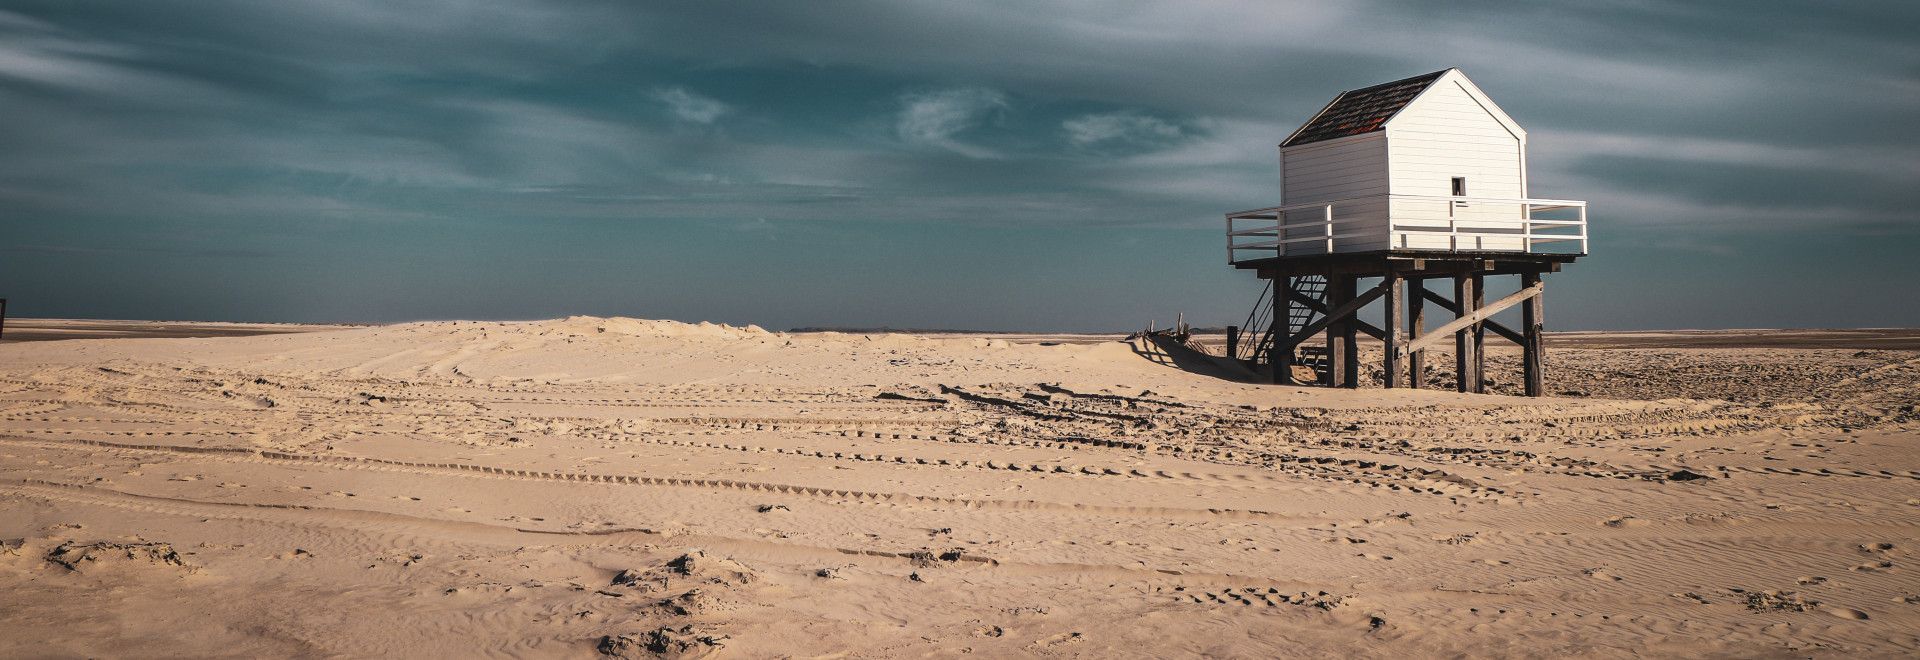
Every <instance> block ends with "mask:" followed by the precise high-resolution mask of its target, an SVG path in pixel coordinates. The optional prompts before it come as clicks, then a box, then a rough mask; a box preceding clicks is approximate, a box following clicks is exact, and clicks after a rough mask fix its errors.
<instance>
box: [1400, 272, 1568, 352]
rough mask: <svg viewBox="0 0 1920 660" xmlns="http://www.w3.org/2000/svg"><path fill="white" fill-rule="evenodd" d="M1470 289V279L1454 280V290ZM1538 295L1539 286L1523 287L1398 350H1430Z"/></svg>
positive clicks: (1435, 329) (1469, 296) (1470, 295)
mask: <svg viewBox="0 0 1920 660" xmlns="http://www.w3.org/2000/svg"><path fill="white" fill-rule="evenodd" d="M1461 280H1468V281H1467V282H1466V283H1465V284H1462V282H1461ZM1472 287H1473V283H1472V281H1471V278H1468V277H1461V278H1455V279H1454V288H1455V289H1465V288H1472ZM1461 293H1467V292H1464V291H1462V292H1461ZM1539 293H1540V285H1539V284H1537V283H1536V284H1534V285H1533V286H1529V287H1523V288H1521V289H1520V290H1519V291H1515V292H1513V294H1512V295H1509V296H1507V297H1505V298H1501V299H1500V300H1498V301H1495V302H1494V303H1493V304H1491V305H1487V306H1484V307H1481V308H1480V309H1477V310H1474V311H1473V312H1472V313H1471V314H1467V315H1465V316H1461V317H1458V318H1455V319H1454V320H1452V321H1448V322H1447V323H1446V324H1445V325H1442V326H1440V327H1437V328H1434V329H1433V330H1430V331H1428V332H1427V334H1426V335H1425V336H1423V337H1421V338H1420V339H1418V340H1415V341H1410V342H1407V345H1406V347H1405V348H1402V349H1400V350H1401V351H1402V352H1406V353H1412V352H1414V351H1423V350H1426V349H1428V348H1431V347H1433V345H1434V344H1436V343H1439V341H1440V340H1442V339H1445V337H1446V335H1447V334H1449V333H1455V332H1459V331H1460V330H1461V329H1462V328H1466V327H1467V326H1470V325H1473V324H1475V323H1479V322H1481V321H1484V320H1486V317H1489V316H1493V315H1494V314H1498V313H1500V312H1502V311H1505V310H1506V309H1507V308H1508V307H1512V306H1514V305H1515V304H1518V303H1519V302H1520V301H1522V300H1526V299H1528V298H1531V297H1533V296H1534V295H1537V294H1539ZM1467 297H1468V298H1472V297H1473V296H1472V294H1471V293H1468V295H1467Z"/></svg>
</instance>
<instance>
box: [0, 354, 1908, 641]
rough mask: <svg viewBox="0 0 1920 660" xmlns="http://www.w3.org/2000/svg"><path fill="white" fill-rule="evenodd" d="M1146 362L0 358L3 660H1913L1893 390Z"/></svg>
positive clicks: (1733, 359) (1708, 372)
mask: <svg viewBox="0 0 1920 660" xmlns="http://www.w3.org/2000/svg"><path fill="white" fill-rule="evenodd" d="M1163 357H1164V352H1163V351H1162V350H1160V349H1158V348H1156V347H1153V346H1150V345H1147V344H1143V343H1130V342H1125V341H1098V342H1075V343H1068V342H1061V341H1054V340H1029V341H1009V340H1008V339H1007V338H1003V337H995V336H967V337H937V338H929V337H919V336H909V335H847V334H836V333H805V334H783V333H772V332H767V331H764V330H760V329H758V328H733V327H728V326H718V325H709V324H697V325H690V324H682V323H675V322H669V321H642V320H634V319H620V318H615V319H602V318H586V317H576V318H570V319H564V320H554V321H540V322H521V323H492V322H484V323H477V322H433V323H417V324H408V325H398V326H386V327H373V328H359V329H345V330H330V331H317V332H303V333H292V334H281V333H276V334H269V335H261V336H251V337H226V338H188V339H179V338H176V339H108V340H74V341H59V342H26V343H18V344H9V345H6V346H0V502H4V505H0V539H4V540H5V549H4V550H3V551H0V586H4V588H5V591H6V593H7V594H8V595H7V596H6V597H5V607H0V630H4V632H3V633H0V655H5V656H9V657H45V656H53V657H83V656H129V655H146V654H151V653H153V652H154V651H155V650H163V651H161V653H162V654H164V655H176V656H197V657H259V656H274V655H277V656H295V657H322V656H329V657H331V656H346V657H368V656H391V655H413V656H428V657H453V656H479V655H486V656H520V657H528V656H532V657H563V656H571V657H589V656H593V655H595V654H596V653H604V654H609V655H615V656H623V657H697V656H701V655H705V654H716V655H720V656H724V657H897V656H937V657H953V656H963V655H975V656H982V657H1000V656H1010V655H1043V656H1064V657H1149V656H1160V657H1165V656H1179V655H1199V654H1206V655H1216V656H1233V657H1261V656H1308V655H1325V654H1338V655H1361V656H1406V655H1419V656H1429V655H1474V656H1483V655H1496V656H1502V655H1504V656H1540V655H1558V654H1568V653H1578V654H1591V655H1621V656H1624V655H1634V654H1661V655H1707V656H1748V657H1752V656H1762V657H1765V656H1780V657H1786V656H1806V655H1814V656H1832V657H1838V656H1863V655H1865V656H1885V657H1892V656H1905V655H1911V654H1912V653H1914V652H1915V651H1916V649H1917V648H1920V634H1916V633H1915V630H1920V579H1916V577H1915V574H1914V573H1913V572H1912V571H1913V568H1912V566H1911V561H1912V554H1911V553H1912V552H1913V549H1914V548H1915V547H1920V533H1916V524H1920V458H1917V457H1916V456H1920V455H1917V454H1916V453H1915V451H1914V443H1915V441H1916V438H1917V437H1920V436H1916V427H1917V426H1920V413H1916V411H1915V408H1914V401H1915V400H1916V398H1920V397H1917V396H1916V393H1917V392H1920V389H1917V387H1920V356H1916V354H1915V353H1913V352H1911V351H1896V350H1872V349H1779V348H1670V349H1650V348H1635V349H1631V350H1623V349H1591V348H1561V349H1558V350H1555V351H1554V352H1553V353H1552V354H1551V355H1550V366H1551V368H1552V369H1553V375H1554V378H1555V381H1554V386H1555V389H1556V391H1560V392H1562V393H1563V396H1560V397H1552V398H1545V399H1525V398H1518V397H1508V396H1471V395H1459V394H1455V393H1452V392H1448V391H1434V390H1423V391H1411V390H1383V389H1377V388H1362V389H1359V390H1345V391H1341V390H1327V389H1317V388H1283V387H1276V386H1271V385H1260V384H1255V383H1248V382H1237V381H1236V380H1234V379H1233V374H1231V373H1227V372H1225V371H1223V372H1222V373H1220V374H1209V373H1198V372H1196V371H1195V370H1194V369H1192V368H1187V369H1183V368H1180V367H1179V366H1176V365H1173V364H1170V363H1169V361H1168V360H1166V359H1162V358H1163ZM1189 357H1191V356H1189ZM1189 361H1190V360H1189ZM1493 363H1494V364H1495V365H1497V368H1492V369H1490V373H1491V374H1493V375H1494V376H1495V377H1496V378H1501V377H1504V374H1506V372H1507V370H1508V368H1509V367H1511V366H1512V365H1511V364H1504V365H1503V364H1501V363H1500V359H1499V356H1496V359H1495V360H1494V361H1493ZM1188 366H1189V367H1191V366H1192V365H1191V364H1189V365H1188ZM1222 376H1226V377H1222ZM1444 377H1445V375H1444V374H1442V379H1444ZM1507 379H1508V380H1510V379H1511V378H1510V377H1507Z"/></svg>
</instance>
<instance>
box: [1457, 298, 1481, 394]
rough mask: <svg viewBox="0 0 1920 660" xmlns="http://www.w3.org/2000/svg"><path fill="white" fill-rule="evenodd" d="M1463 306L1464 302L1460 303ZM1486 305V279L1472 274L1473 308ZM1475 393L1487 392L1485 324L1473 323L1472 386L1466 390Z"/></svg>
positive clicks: (1478, 309)
mask: <svg viewBox="0 0 1920 660" xmlns="http://www.w3.org/2000/svg"><path fill="white" fill-rule="evenodd" d="M1462 306H1464V304H1463V305H1462ZM1486 306H1487V281H1486V278H1484V277H1481V276H1479V275H1475V276H1473V310H1474V311H1476V312H1477V311H1480V310H1481V309H1482V308H1484V307H1486ZM1467 391H1469V392H1473V393H1475V394H1486V393H1487V324H1486V323H1475V324H1473V388H1472V389H1469V390H1467Z"/></svg>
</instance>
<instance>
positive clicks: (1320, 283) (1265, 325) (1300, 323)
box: [1229, 275, 1332, 381]
mask: <svg viewBox="0 0 1920 660" xmlns="http://www.w3.org/2000/svg"><path fill="white" fill-rule="evenodd" d="M1281 286H1288V284H1281ZM1291 286H1292V287H1293V289H1294V290H1295V291H1297V292H1299V293H1300V294H1301V295H1302V296H1305V297H1306V298H1307V299H1309V300H1313V301H1314V302H1317V303H1320V304H1321V305H1322V307H1323V308H1324V306H1325V304H1326V301H1327V278H1326V277H1325V276H1322V275H1303V276H1300V277H1296V278H1293V281H1292V282H1291ZM1274 295H1276V293H1275V291H1274V284H1273V283H1272V282H1269V283H1268V285H1267V288H1266V289H1265V290H1263V291H1261V292H1260V299H1259V300H1258V301H1256V302H1255V303H1254V306H1253V311H1251V312H1249V313H1248V314H1247V321H1246V325H1244V326H1241V327H1244V328H1247V329H1248V332H1249V334H1251V333H1252V332H1255V331H1257V332H1259V335H1258V336H1257V339H1255V341H1251V342H1243V343H1241V344H1240V346H1239V348H1237V349H1236V350H1235V353H1236V354H1235V355H1232V356H1229V357H1232V358H1234V359H1238V360H1240V361H1242V362H1245V363H1246V364H1247V365H1248V366H1249V367H1252V368H1254V369H1255V370H1259V369H1261V368H1264V367H1268V366H1270V365H1269V364H1268V362H1269V357H1270V356H1271V355H1272V351H1273V344H1274V341H1276V339H1277V336H1276V334H1275V331H1276V330H1278V331H1282V332H1286V333H1287V334H1289V335H1291V334H1293V333H1297V332H1300V331H1301V330H1302V329H1304V328H1306V327H1307V326H1308V325H1311V324H1312V323H1313V322H1314V321H1315V320H1317V319H1318V318H1319V316H1320V312H1317V311H1314V309H1313V308H1312V307H1309V306H1307V305H1302V304H1300V302H1299V301H1297V300H1289V301H1288V302H1287V305H1286V310H1287V313H1286V316H1287V318H1286V322H1285V325H1284V326H1283V325H1281V324H1279V323H1274V322H1272V319H1271V316H1272V310H1273V307H1274V306H1273V296H1274ZM1278 295H1286V293H1285V291H1281V292H1279V293H1278ZM1283 328H1284V329H1283ZM1255 329H1258V330H1255ZM1288 358H1289V359H1290V361H1291V362H1290V364H1289V366H1293V365H1298V366H1304V367H1307V368H1310V369H1312V370H1313V372H1314V376H1315V380H1320V381H1323V380H1324V379H1325V378H1326V376H1327V369H1329V368H1330V366H1331V362H1332V361H1331V360H1330V359H1328V356H1327V349H1326V347H1325V346H1314V345H1301V346H1300V347H1298V348H1296V349H1295V350H1294V353H1293V355H1290V356H1288Z"/></svg>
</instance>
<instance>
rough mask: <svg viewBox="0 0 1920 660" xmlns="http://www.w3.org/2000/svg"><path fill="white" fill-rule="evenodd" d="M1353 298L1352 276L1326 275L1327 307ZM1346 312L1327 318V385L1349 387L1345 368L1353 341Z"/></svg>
mask: <svg viewBox="0 0 1920 660" xmlns="http://www.w3.org/2000/svg"><path fill="white" fill-rule="evenodd" d="M1350 300H1353V278H1352V277H1351V276H1347V275H1335V274H1332V273H1329V274H1328V275H1327V307H1329V308H1338V307H1340V306H1341V305H1345V304H1347V302H1348V301H1350ZM1347 316H1348V315H1346V314H1342V315H1341V316H1340V317H1338V318H1331V319H1328V320H1329V321H1330V323H1328V324H1327V378H1326V382H1327V385H1328V386H1329V387H1349V384H1348V380H1347V370H1348V367H1349V366H1351V361H1352V360H1351V357H1350V356H1349V355H1348V351H1347V349H1348V347H1349V346H1350V345H1352V343H1353V331H1352V330H1351V328H1352V327H1353V324H1352V323H1351V322H1348V321H1347Z"/></svg>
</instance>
